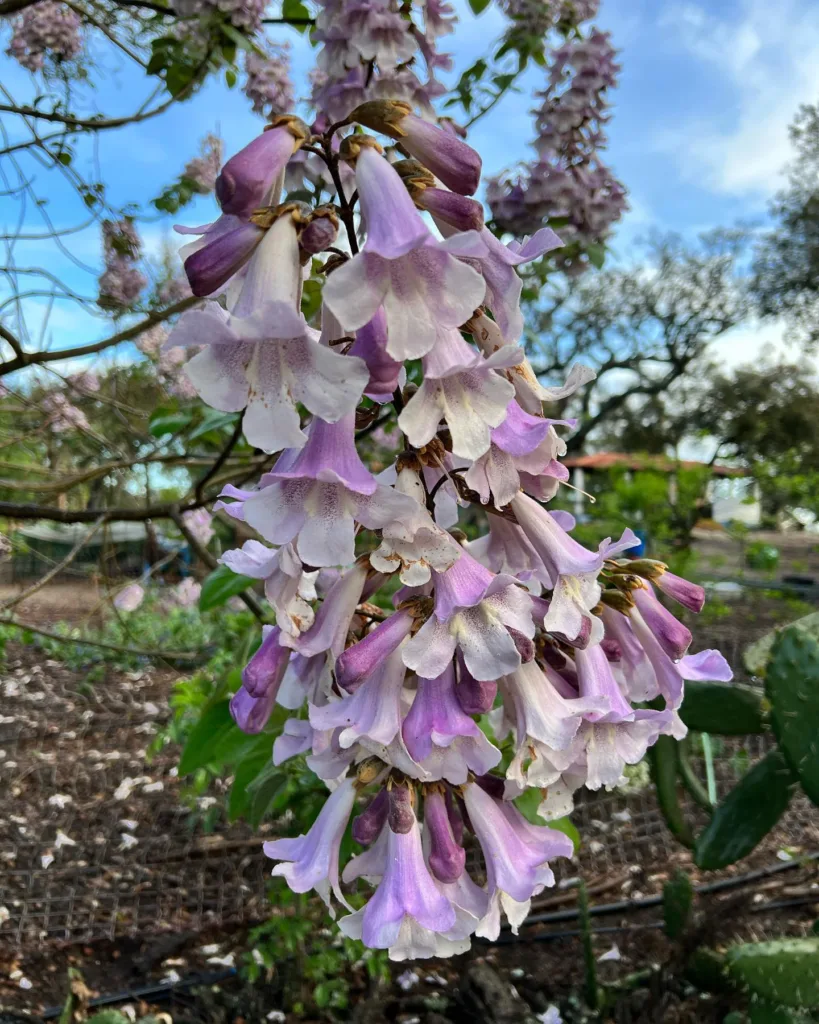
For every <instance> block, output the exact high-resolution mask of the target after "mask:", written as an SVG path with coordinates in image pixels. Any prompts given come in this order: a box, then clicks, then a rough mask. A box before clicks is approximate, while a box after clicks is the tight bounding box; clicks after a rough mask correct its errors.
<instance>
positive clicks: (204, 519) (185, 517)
mask: <svg viewBox="0 0 819 1024" xmlns="http://www.w3.org/2000/svg"><path fill="white" fill-rule="evenodd" d="M182 521H183V522H184V524H185V526H186V527H187V528H188V530H190V532H191V533H192V534H193V536H194V537H195V538H196V540H198V541H199V543H200V544H201V545H202V546H203V547H207V545H208V544H209V543H210V541H211V539H212V537H213V534H214V529H213V516H212V515H211V514H210V512H208V510H207V509H204V508H196V509H191V510H190V511H189V512H184V513H183V514H182Z"/></svg>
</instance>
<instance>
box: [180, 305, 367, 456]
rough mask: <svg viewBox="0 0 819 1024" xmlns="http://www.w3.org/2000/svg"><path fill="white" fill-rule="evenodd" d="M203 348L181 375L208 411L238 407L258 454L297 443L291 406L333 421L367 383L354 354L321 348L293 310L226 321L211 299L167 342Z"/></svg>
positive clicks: (271, 308) (300, 436)
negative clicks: (185, 378)
mask: <svg viewBox="0 0 819 1024" xmlns="http://www.w3.org/2000/svg"><path fill="white" fill-rule="evenodd" d="M203 342H204V343H206V345H207V347H206V348H205V349H203V351H201V352H199V353H198V355H195V356H194V357H193V359H191V360H190V362H188V364H187V366H186V367H185V372H186V373H187V375H188V377H189V378H190V380H191V382H192V383H193V385H194V387H195V388H196V390H197V392H198V393H199V394H200V395H201V396H202V398H203V399H204V400H205V401H206V402H207V403H208V404H209V405H212V406H213V407H214V408H215V409H220V410H221V411H223V412H239V411H240V410H242V409H245V410H246V412H245V417H244V420H243V430H244V434H245V437H246V438H247V441H248V443H249V444H251V445H254V446H255V447H257V448H262V449H263V450H264V451H268V452H273V451H279V450H281V449H282V448H287V447H290V448H299V447H301V446H302V445H303V444H304V443H305V441H306V439H307V435H306V434H305V433H304V432H303V431H302V429H301V424H300V418H299V413H298V409H297V404H298V403H302V404H303V405H305V406H306V408H307V409H309V410H310V411H311V412H312V413H314V414H315V415H316V416H321V417H322V419H324V420H327V421H328V422H336V421H337V420H339V419H341V418H342V417H343V416H346V415H347V414H348V413H351V412H352V411H353V410H354V409H355V406H356V404H357V402H358V400H359V398H360V396H361V392H362V390H363V388H364V386H365V384H366V383H367V371H366V367H365V366H364V364H363V363H362V362H361V360H359V359H351V358H350V357H349V356H342V355H339V354H338V353H336V352H333V351H331V350H330V349H328V348H325V347H324V346H323V345H320V344H319V342H318V336H317V334H316V332H315V331H313V330H312V329H311V328H309V327H308V326H307V324H306V323H305V321H304V318H303V317H302V316H301V314H300V313H296V311H295V310H294V309H293V308H291V307H289V306H288V305H287V304H285V303H282V302H271V303H270V304H269V305H268V306H266V307H265V308H264V310H263V311H262V312H261V314H260V316H259V318H258V320H257V321H255V322H254V321H249V320H246V321H239V320H237V319H235V318H234V319H231V318H230V317H229V316H228V314H227V313H225V311H224V310H223V309H221V307H220V306H218V305H217V304H216V303H215V302H214V303H210V304H209V305H208V306H206V307H205V308H204V309H193V310H191V311H190V312H188V313H185V314H184V316H183V317H182V318H181V319H180V321H179V323H178V324H177V326H176V327H175V328H174V330H173V331H172V332H171V335H170V338H169V340H168V344H169V345H171V344H173V345H183V346H190V345H201V344H202V343H203Z"/></svg>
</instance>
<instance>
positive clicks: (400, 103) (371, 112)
mask: <svg viewBox="0 0 819 1024" xmlns="http://www.w3.org/2000/svg"><path fill="white" fill-rule="evenodd" d="M411 113H412V107H411V106H410V105H409V103H405V102H404V100H368V101H367V102H366V103H359V105H358V106H357V107H356V108H355V110H354V111H353V112H352V114H350V116H349V120H350V121H355V122H357V123H358V124H360V125H363V126H364V127H365V128H369V129H370V131H373V132H379V133H380V134H381V135H389V136H390V138H392V139H402V138H403V137H404V135H405V134H406V132H405V131H404V130H403V128H402V127H401V122H402V121H403V120H404V118H405V117H406V116H407V115H408V114H411Z"/></svg>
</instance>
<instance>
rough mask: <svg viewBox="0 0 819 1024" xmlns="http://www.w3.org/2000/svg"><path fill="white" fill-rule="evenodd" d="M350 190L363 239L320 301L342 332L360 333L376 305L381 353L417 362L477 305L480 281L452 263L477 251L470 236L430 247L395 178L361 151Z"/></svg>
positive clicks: (478, 246)
mask: <svg viewBox="0 0 819 1024" xmlns="http://www.w3.org/2000/svg"><path fill="white" fill-rule="evenodd" d="M356 184H357V186H358V191H359V196H360V205H361V210H362V215H363V217H364V219H365V221H366V223H367V227H368V231H367V240H366V242H365V243H364V247H363V249H362V251H361V252H360V253H359V254H358V255H357V256H355V257H354V258H353V259H352V260H350V261H349V262H347V263H345V264H344V265H343V266H341V267H339V268H338V269H337V270H335V271H334V272H333V273H332V274H331V275H330V276H329V278H328V279H327V283H326V284H325V286H324V301H325V302H326V303H327V305H328V306H329V307H330V309H331V310H332V312H333V313H334V314H335V316H336V317H337V318H338V319H339V320H340V321H341V323H342V324H343V325H344V327H346V328H347V329H348V330H358V329H359V328H361V327H364V325H365V324H368V323H369V322H370V321H371V320H372V319H373V317H374V316H375V315H376V313H377V312H378V309H379V307H381V306H383V308H384V313H385V316H386V321H387V352H388V353H389V354H390V355H391V356H392V357H393V358H394V359H412V358H416V357H419V356H422V355H425V354H426V353H427V352H429V351H430V349H431V348H432V347H433V345H434V344H435V341H436V338H437V337H438V333H439V331H441V330H446V329H448V328H454V327H459V326H460V325H461V324H462V323H464V322H465V321H466V320H467V319H468V318H469V317H470V316H471V315H472V313H473V311H474V310H475V308H476V307H477V306H478V305H479V304H480V301H481V299H482V298H483V292H484V282H483V279H482V278H481V277H480V275H478V274H477V273H476V272H475V271H474V270H473V269H472V268H471V267H468V266H466V264H465V263H462V262H461V261H460V260H458V259H457V258H456V256H458V255H478V256H480V255H481V254H482V253H483V252H485V246H484V245H483V243H482V242H481V241H480V239H479V238H478V237H477V235H476V234H475V233H473V232H464V233H462V234H459V235H454V236H453V237H452V238H450V239H447V240H446V241H444V242H437V241H436V240H435V239H434V238H433V236H432V234H431V233H430V230H429V228H428V227H427V226H426V224H425V223H424V221H423V220H422V218H421V215H420V214H419V212H418V211H417V210H416V209H415V206H414V205H413V202H412V200H411V199H410V197H409V193H408V192H407V190H406V188H405V187H404V183H403V182H402V180H401V178H400V177H399V175H398V174H397V173H396V171H395V170H394V169H393V168H392V167H391V166H390V164H389V163H388V162H387V160H385V159H384V157H382V156H380V155H379V154H378V153H377V152H376V151H375V150H374V149H372V148H371V147H369V146H362V148H361V151H360V153H359V154H358V158H357V161H356Z"/></svg>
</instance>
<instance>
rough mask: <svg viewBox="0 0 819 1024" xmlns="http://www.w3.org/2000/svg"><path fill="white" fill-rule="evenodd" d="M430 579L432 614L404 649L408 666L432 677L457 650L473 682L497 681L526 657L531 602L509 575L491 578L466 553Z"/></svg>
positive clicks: (528, 655) (530, 634)
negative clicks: (431, 585) (459, 651)
mask: <svg viewBox="0 0 819 1024" xmlns="http://www.w3.org/2000/svg"><path fill="white" fill-rule="evenodd" d="M433 576H434V581H435V612H434V614H433V615H432V616H430V618H429V619H427V621H426V622H425V623H424V625H423V626H422V627H421V629H420V630H419V631H418V632H417V633H416V634H415V636H414V637H413V638H412V639H411V640H410V641H408V643H407V644H406V646H405V647H404V662H405V664H406V665H407V667H408V668H411V669H413V671H415V672H417V673H418V674H419V675H421V676H424V677H425V678H430V679H434V678H436V677H437V676H440V675H441V673H442V672H444V671H445V670H446V667H447V665H448V664H449V662H450V661H451V659H452V657H453V656H454V654H455V650H456V648H460V650H461V652H462V654H463V658H464V661H465V663H466V667H467V668H468V669H469V671H470V673H471V674H472V675H473V676H474V677H475V679H478V680H483V679H498V678H499V677H500V676H502V675H505V674H506V673H508V672H514V670H515V669H516V668H517V667H518V666H519V665H520V663H521V657H522V656H523V657H525V659H526V660H530V659H531V657H532V655H533V653H534V648H533V645H532V637H533V636H534V634H535V626H534V622H533V621H532V610H531V600H530V598H529V596H528V594H527V593H526V592H525V591H524V590H522V589H521V588H520V587H519V586H518V584H517V580H515V579H514V577H511V576H503V575H499V576H495V575H493V574H492V573H491V572H489V571H488V570H487V569H485V568H484V567H483V566H482V565H480V564H479V563H478V562H476V561H475V559H474V558H472V557H471V556H470V555H468V554H467V553H466V552H463V553H462V554H461V557H460V558H459V559H458V561H457V562H456V563H455V564H454V565H453V566H452V568H451V569H448V570H447V571H446V572H445V573H434V574H433Z"/></svg>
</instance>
